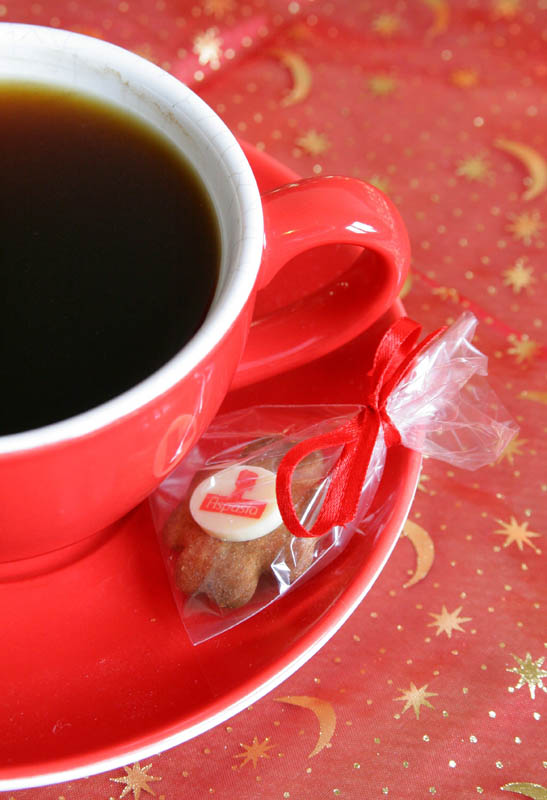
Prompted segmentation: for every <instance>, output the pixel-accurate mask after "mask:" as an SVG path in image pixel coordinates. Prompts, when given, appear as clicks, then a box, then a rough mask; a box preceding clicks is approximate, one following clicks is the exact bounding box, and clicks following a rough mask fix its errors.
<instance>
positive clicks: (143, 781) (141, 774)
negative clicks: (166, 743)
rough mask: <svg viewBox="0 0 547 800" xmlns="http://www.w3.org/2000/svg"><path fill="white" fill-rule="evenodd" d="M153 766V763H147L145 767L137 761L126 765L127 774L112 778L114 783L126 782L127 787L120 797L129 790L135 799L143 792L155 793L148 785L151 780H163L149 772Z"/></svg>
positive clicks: (137, 799)
mask: <svg viewBox="0 0 547 800" xmlns="http://www.w3.org/2000/svg"><path fill="white" fill-rule="evenodd" d="M151 766H152V764H147V765H146V766H145V767H141V765H140V764H139V762H138V761H137V762H136V763H135V764H133V766H132V767H124V770H125V773H126V774H125V775H123V776H122V777H121V778H110V780H111V781H114V783H125V788H124V790H123V792H122V793H121V795H120V798H122V797H125V796H126V795H127V794H129V792H133V798H134V800H139V797H140V795H141V792H148V794H152V795H154V794H155V793H154V792H153V791H152V789H151V788H150V787H149V786H148V783H149V782H150V781H161V778H154V777H153V776H152V775H148V774H147V772H148V770H149V769H150V767H151Z"/></svg>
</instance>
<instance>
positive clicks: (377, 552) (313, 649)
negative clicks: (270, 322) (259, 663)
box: [0, 142, 421, 791]
mask: <svg viewBox="0 0 547 800" xmlns="http://www.w3.org/2000/svg"><path fill="white" fill-rule="evenodd" d="M243 146H244V149H245V152H250V153H252V155H251V163H252V159H253V158H254V157H255V153H256V159H257V160H260V161H261V166H264V165H267V166H269V167H270V168H272V169H275V171H276V174H283V173H285V174H286V173H287V172H289V168H287V167H286V166H285V165H283V164H280V163H279V162H277V161H276V160H275V159H273V158H272V157H271V156H267V157H266V154H263V153H260V152H259V151H256V150H255V148H253V147H252V146H249V145H248V143H246V142H245V143H244V144H243ZM404 313H405V311H404V306H403V304H402V302H401V301H400V300H398V299H397V300H396V301H395V302H394V303H393V304H392V306H391V307H390V309H389V310H388V311H387V315H390V314H391V315H395V316H396V317H399V316H403V315H404ZM403 450H404V453H405V456H404V457H405V459H406V468H405V473H406V478H407V479H406V480H405V481H404V483H403V484H402V485H401V488H400V491H399V492H398V495H397V499H396V500H395V502H394V506H395V508H394V509H393V512H392V513H393V517H392V520H391V522H390V524H389V529H388V532H387V534H388V535H386V531H385V530H384V531H383V532H382V533H381V535H380V538H379V541H378V542H377V543H376V544H375V545H374V547H373V549H372V551H371V553H370V555H369V556H368V557H367V560H366V564H367V565H368V569H367V570H366V575H367V577H366V580H365V581H364V582H363V577H364V575H363V570H361V572H360V573H359V574H358V576H357V577H356V578H354V580H353V582H352V583H351V584H349V585H348V586H347V587H346V589H345V592H344V594H342V595H341V596H340V597H339V599H338V600H337V601H336V602H335V603H334V604H333V606H331V607H330V608H329V609H328V610H327V611H326V612H325V613H324V614H322V615H320V618H319V619H318V621H317V622H316V623H315V625H314V626H313V627H312V628H311V629H308V631H307V632H306V633H304V634H303V635H302V637H301V639H300V640H299V641H298V642H297V643H296V644H295V645H294V646H293V647H292V648H291V650H290V651H289V652H287V653H286V654H285V656H284V657H283V658H282V659H281V664H282V666H281V667H280V666H279V664H280V661H275V663H274V662H272V663H271V664H269V665H268V666H266V667H265V668H264V669H263V670H262V671H261V672H260V673H259V674H258V675H255V676H253V677H251V678H249V679H247V681H245V682H244V683H242V684H240V685H239V686H238V687H236V688H235V689H232V690H230V691H229V692H227V693H226V694H224V695H222V696H221V697H220V698H219V699H216V700H214V699H213V700H212V701H211V702H210V703H209V704H207V705H204V706H202V708H201V709H200V711H199V712H198V713H197V714H194V715H193V716H194V720H195V721H192V720H191V718H190V719H189V720H187V723H188V722H190V723H191V724H186V725H185V727H184V729H183V730H180V723H178V724H177V723H173V724H171V725H170V726H165V727H164V728H163V731H162V732H160V731H157V732H156V733H160V736H159V737H158V736H157V735H156V734H155V733H154V732H153V731H152V732H150V733H148V734H147V735H146V736H138V735H137V736H135V737H134V738H133V740H132V741H128V739H125V741H124V742H123V743H121V744H118V745H117V746H114V747H112V746H109V747H106V748H104V749H103V750H101V749H95V750H94V751H92V750H91V751H89V750H88V751H87V752H86V753H83V754H82V753H80V754H79V755H73V756H70V757H65V758H63V757H61V758H59V759H58V760H57V761H54V760H52V759H49V762H48V764H47V765H45V764H42V765H41V766H42V769H43V767H45V766H49V767H50V769H48V771H47V772H45V771H39V772H37V769H36V766H34V767H33V766H32V765H30V764H28V765H26V766H25V767H24V768H20V767H17V768H16V770H17V775H16V776H15V775H14V777H5V778H2V777H1V774H2V772H3V773H4V775H6V776H9V772H10V770H9V768H8V769H0V791H17V790H21V789H32V788H38V787H40V786H46V785H54V784H59V783H63V782H66V781H70V780H77V779H80V778H83V777H89V776H92V775H97V774H101V773H104V772H108V771H111V770H114V769H117V768H121V767H123V766H125V765H127V764H129V763H133V762H135V761H139V760H142V759H144V758H149V757H151V756H154V755H157V754H158V753H160V752H163V751H165V750H168V749H170V748H172V747H176V746H178V745H180V744H183V743H184V742H187V741H189V740H191V739H193V738H195V737H196V736H199V735H201V734H203V733H205V732H207V731H209V730H211V729H212V728H214V727H216V726H217V725H219V724H221V723H222V722H224V721H226V720H227V719H230V718H231V717H233V716H234V715H236V714H237V713H239V712H240V711H242V710H244V709H245V708H247V707H248V706H249V705H250V704H252V703H253V702H256V701H257V700H258V699H260V698H262V697H264V696H265V695H267V694H268V693H270V692H271V691H272V690H273V689H274V688H275V687H276V686H278V685H279V684H280V683H282V682H283V681H284V680H286V679H287V678H289V677H290V676H291V675H292V674H293V673H294V672H296V671H297V670H298V669H299V668H300V667H302V666H303V665H304V664H305V663H306V662H307V661H308V660H309V659H310V658H312V657H313V655H315V653H317V652H318V651H319V650H320V649H321V648H322V647H323V646H324V645H325V644H326V643H327V642H328V640H329V639H330V638H331V637H332V636H333V635H334V634H335V633H336V632H337V631H338V630H339V629H340V628H341V626H342V625H343V624H344V623H345V622H346V621H347V620H348V618H349V617H350V616H351V614H352V613H353V612H354V611H355V609H356V608H357V606H358V605H359V604H360V602H361V601H362V600H363V598H364V597H365V596H366V594H367V593H368V591H369V590H370V589H371V588H372V586H373V585H374V583H375V581H376V580H377V578H378V576H379V574H380V573H381V571H382V569H383V568H384V566H385V564H386V562H387V561H388V559H389V557H390V555H391V553H392V551H393V548H394V547H395V545H396V543H397V541H398V539H399V535H400V532H401V530H402V528H403V526H404V523H405V521H406V519H407V517H408V513H409V510H410V508H411V505H412V501H413V499H414V495H415V492H416V489H417V484H418V476H419V470H420V466H421V456H420V455H419V454H418V453H415V452H413V451H410V450H407V449H406V448H403ZM162 733H163V735H161V734H162ZM38 769H40V766H38ZM14 772H15V770H14Z"/></svg>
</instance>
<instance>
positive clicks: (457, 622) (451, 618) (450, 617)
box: [427, 605, 472, 639]
mask: <svg viewBox="0 0 547 800" xmlns="http://www.w3.org/2000/svg"><path fill="white" fill-rule="evenodd" d="M461 610H462V606H460V607H459V608H457V609H456V610H455V611H452V612H450V611H448V609H447V607H446V606H445V605H443V607H442V609H441V613H440V614H433V613H432V612H431V611H430V612H429V616H430V617H433V618H434V620H435V622H430V623H429V624H428V626H427V627H428V628H437V633H436V634H435V635H436V636H439V635H440V634H441V633H446V635H447V636H448V638H449V639H451V638H452V631H461V632H462V633H465V630H464V629H463V628H462V627H461V623H462V622H470V621H471V619H472V617H460V616H458V614H459V613H460V611H461Z"/></svg>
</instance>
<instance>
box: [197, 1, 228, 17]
mask: <svg viewBox="0 0 547 800" xmlns="http://www.w3.org/2000/svg"><path fill="white" fill-rule="evenodd" d="M204 10H205V13H206V14H208V15H209V16H212V17H215V18H216V19H222V18H223V17H224V16H225V15H226V14H229V13H230V11H233V10H234V0H205V6H204Z"/></svg>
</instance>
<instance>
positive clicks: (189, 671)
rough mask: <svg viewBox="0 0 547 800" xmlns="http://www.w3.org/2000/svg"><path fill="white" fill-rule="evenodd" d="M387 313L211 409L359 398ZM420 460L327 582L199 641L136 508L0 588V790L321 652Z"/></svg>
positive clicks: (208, 718)
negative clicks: (187, 627)
mask: <svg viewBox="0 0 547 800" xmlns="http://www.w3.org/2000/svg"><path fill="white" fill-rule="evenodd" d="M246 151H247V154H248V156H249V159H250V161H251V163H252V165H253V168H254V171H255V174H256V177H257V179H258V182H259V186H260V188H261V189H269V188H271V187H272V186H275V185H277V184H279V183H281V182H283V181H284V180H290V179H291V174H290V173H289V172H288V171H287V170H286V169H285V168H282V167H281V166H280V165H276V164H275V162H273V161H271V159H268V158H266V157H265V156H263V155H262V154H260V153H257V152H255V151H253V150H252V149H251V148H248V149H247V150H246ZM319 256H320V257H319V258H318V257H317V254H316V256H315V259H314V264H315V271H314V273H313V277H312V278H311V279H310V281H309V292H310V296H313V295H315V294H316V293H317V292H318V291H319V290H320V288H321V287H322V286H324V285H325V284H326V283H328V281H329V280H330V276H331V274H332V268H333V262H336V266H337V268H338V269H340V270H344V269H346V268H347V266H348V264H350V263H351V261H352V259H354V257H355V253H354V251H353V249H352V248H348V249H346V250H343V249H341V248H339V247H334V248H325V249H324V250H323V251H321V252H320V254H319ZM305 258H307V256H306V257H305ZM295 266H298V264H297V262H295ZM293 297H294V285H293V281H292V278H291V276H290V275H285V276H284V277H283V276H279V278H278V279H276V285H275V286H274V285H273V283H272V284H270V286H269V287H268V288H267V289H266V290H265V291H264V292H261V293H260V294H259V297H258V301H257V306H258V307H260V309H262V310H263V311H264V313H265V314H266V313H269V314H275V313H276V309H278V308H281V307H284V306H286V304H287V303H289V302H290V301H291V300H292V299H293ZM401 314H402V307H401V305H400V304H399V303H396V304H395V305H394V306H393V307H392V308H391V309H390V310H389V311H388V312H387V313H386V314H385V315H384V316H383V317H382V319H381V320H380V321H379V322H378V323H377V324H375V325H374V326H373V327H372V328H370V329H369V330H368V331H366V332H365V333H364V334H362V335H361V336H360V337H358V338H357V339H354V340H353V341H352V342H350V343H348V344H347V345H345V347H343V348H342V349H340V350H337V351H336V352H335V353H332V354H331V355H327V356H325V357H323V358H321V359H319V360H316V361H314V362H313V363H311V364H307V365H304V366H302V367H300V368H299V369H297V370H292V371H291V372H289V373H286V374H283V375H279V376H277V377H274V378H271V379H270V380H267V381H264V382H262V383H260V384H256V385H252V386H248V387H247V388H244V389H241V390H239V391H237V392H232V393H231V394H229V395H228V397H227V398H226V401H225V403H224V406H223V410H226V411H231V410H234V409H236V408H241V407H244V406H248V405H252V404H255V403H290V402H294V403H321V402H324V403H336V402H339V403H355V402H359V400H360V398H361V397H362V393H363V390H364V386H365V373H366V370H367V369H368V368H369V366H370V360H371V357H372V353H373V350H374V347H375V346H376V344H377V342H378V341H379V338H380V336H381V334H382V332H383V331H384V330H385V329H386V328H387V327H388V325H389V324H390V323H391V322H392V321H393V320H394V319H396V318H397V317H398V316H400V315H401ZM419 463H420V460H419V457H418V456H417V455H416V454H414V453H411V452H410V451H408V450H405V449H403V448H395V449H393V450H392V451H391V452H390V455H389V460H388V464H387V469H386V472H385V474H384V479H383V481H382V484H381V487H380V493H379V495H378V500H377V504H376V510H375V513H374V514H372V515H370V519H369V521H368V524H367V526H366V528H365V531H366V535H356V536H354V537H353V539H352V540H351V542H350V544H349V545H348V547H347V548H346V549H345V550H344V551H343V552H342V553H341V554H340V555H339V556H338V558H337V559H336V560H335V561H334V562H333V563H332V564H331V566H330V567H329V570H328V572H327V573H325V574H318V575H316V576H315V577H313V578H312V579H310V580H309V581H308V582H307V583H305V584H303V585H302V586H300V587H298V588H297V589H296V590H295V591H292V592H289V593H288V595H286V596H285V597H284V598H283V599H282V600H280V601H279V602H278V603H276V604H274V605H273V606H272V607H270V608H269V609H266V610H265V611H264V612H263V613H261V614H259V615H257V616H256V617H254V618H252V619H250V620H248V621H247V622H246V623H245V624H243V625H241V626H239V627H238V628H237V629H235V630H233V631H231V632H227V633H225V634H224V635H223V636H221V637H219V638H217V639H214V640H211V641H210V642H208V643H206V644H204V645H200V646H198V647H193V646H192V645H191V644H190V642H189V640H188V638H187V637H186V635H185V632H184V629H183V628H182V626H181V623H180V620H179V617H178V615H177V611H176V608H175V605H174V603H173V600H172V597H171V594H170V590H169V586H168V582H167V580H166V575H165V571H164V568H163V565H162V563H161V558H160V554H159V549H158V546H157V542H156V537H155V533H154V530H153V527H152V524H151V519H150V516H149V510H148V506H147V505H146V504H143V505H141V506H140V507H139V508H138V509H137V510H135V511H134V512H132V513H131V514H130V515H129V516H127V517H126V518H125V519H124V520H122V521H121V522H120V523H119V524H118V525H117V526H115V527H114V528H112V529H111V530H110V531H109V533H108V534H106V535H105V537H103V539H100V540H96V541H94V543H93V547H92V548H91V547H90V546H89V545H88V546H87V552H85V551H84V548H83V547H82V550H81V551H80V552H78V553H77V556H78V559H77V560H75V561H73V562H72V563H66V564H65V565H64V566H63V567H62V568H60V569H57V570H56V571H46V572H45V573H44V574H36V575H35V576H34V577H32V578H27V579H26V580H16V579H13V580H10V581H4V582H0V618H1V619H2V637H3V645H4V649H5V652H6V653H7V654H8V657H6V658H3V659H1V660H0V685H1V686H2V693H1V694H0V725H1V728H2V747H1V750H0V753H1V755H0V790H6V791H13V790H15V789H19V788H23V787H30V786H37V785H41V784H45V783H52V782H55V781H62V780H69V779H72V778H75V777H82V776H84V775H88V774H90V773H94V772H100V771H103V770H107V769H112V768H114V767H119V766H121V765H122V764H127V763H130V762H132V761H135V760H137V759H139V758H141V759H144V758H146V757H148V756H150V755H151V754H153V753H155V752H157V751H159V750H162V749H165V748H167V747H170V746H173V745H175V744H177V743H179V742H183V741H185V740H187V739H190V738H192V737H193V736H196V735H198V734H199V733H202V732H203V731H205V730H207V729H209V728H211V727H213V726H214V725H216V724H219V723H220V722H222V721H223V720H226V719H228V718H229V717H231V716H233V715H234V714H235V713H237V712H238V711H240V710H243V709H244V708H246V706H247V705H249V703H251V702H253V701H254V700H256V699H257V698H258V697H260V696H262V695H263V694H265V693H266V692H268V691H270V690H272V689H273V688H274V687H275V686H276V685H277V684H279V683H280V682H281V681H282V680H284V679H285V678H287V677H288V676H289V675H290V674H291V672H293V671H294V670H295V669H297V668H298V667H299V666H301V665H302V664H303V663H304V662H305V661H306V660H307V659H309V658H310V657H311V656H312V655H313V653H315V652H316V651H317V650H318V649H319V647H321V646H322V645H323V644H325V642H326V641H327V640H328V639H329V637H330V636H332V635H333V633H334V632H335V631H336V630H337V628H338V627H339V626H340V625H341V624H342V623H343V622H344V620H345V619H347V617H348V616H349V614H350V613H351V612H352V611H353V610H354V608H355V606H356V605H357V604H358V603H359V601H360V600H361V599H362V598H363V597H364V595H365V594H366V592H367V591H368V589H369V588H370V586H371V585H372V583H373V582H374V580H375V579H376V577H377V575H378V573H379V572H380V570H381V568H382V566H383V565H384V563H385V561H386V559H387V558H388V556H389V554H390V552H391V550H392V548H393V546H394V544H395V542H396V540H397V537H398V535H399V531H400V529H401V527H402V525H403V522H404V520H405V518H406V515H407V513H408V508H409V505H410V503H411V500H412V497H413V494H414V490H415V487H416V483H417V478H418V471H419ZM46 566H47V565H46ZM42 568H43V565H42ZM36 569H37V570H39V569H40V564H39V563H37V564H36ZM13 577H14V578H15V577H16V576H13Z"/></svg>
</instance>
